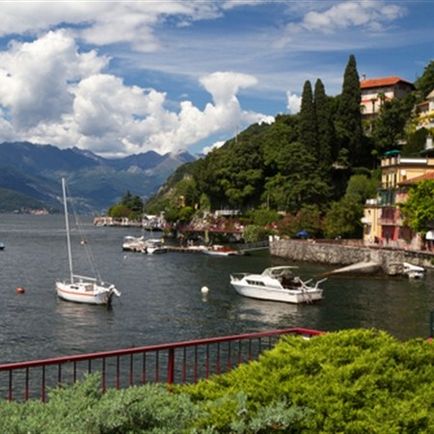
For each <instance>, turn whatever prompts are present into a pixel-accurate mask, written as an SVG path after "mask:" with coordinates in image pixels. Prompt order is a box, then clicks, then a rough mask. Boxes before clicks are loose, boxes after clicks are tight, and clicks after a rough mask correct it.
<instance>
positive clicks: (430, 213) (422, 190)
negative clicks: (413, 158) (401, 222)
mask: <svg viewBox="0 0 434 434" xmlns="http://www.w3.org/2000/svg"><path fill="white" fill-rule="evenodd" d="M400 209H401V211H402V214H403V215H404V219H405V222H406V224H407V225H408V226H409V227H410V228H411V229H413V230H414V231H415V232H421V233H425V232H427V231H428V230H429V229H432V228H434V180H426V181H422V182H419V183H417V184H416V185H415V186H414V187H411V189H410V191H409V195H408V199H407V201H406V202H405V203H403V204H401V205H400Z"/></svg>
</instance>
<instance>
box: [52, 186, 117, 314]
mask: <svg viewBox="0 0 434 434" xmlns="http://www.w3.org/2000/svg"><path fill="white" fill-rule="evenodd" d="M62 192H63V206H64V210H65V226H66V244H67V249H68V262H69V280H68V279H65V280H63V281H60V280H59V281H57V282H56V292H57V295H58V297H59V298H61V299H63V300H66V301H73V302H76V303H87V304H107V305H109V304H111V300H112V297H113V295H116V296H118V297H119V296H120V295H121V293H120V292H119V291H118V290H117V289H116V287H115V285H113V284H110V283H106V282H102V281H101V279H96V278H93V277H87V276H80V275H77V274H74V273H73V269H72V251H71V239H70V235H69V218H68V205H67V200H66V186H65V179H64V178H62ZM86 248H88V247H87V246H86Z"/></svg>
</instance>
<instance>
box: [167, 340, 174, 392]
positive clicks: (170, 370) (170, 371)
mask: <svg viewBox="0 0 434 434" xmlns="http://www.w3.org/2000/svg"><path fill="white" fill-rule="evenodd" d="M174 381H175V349H174V348H169V354H168V359H167V384H173V382H174Z"/></svg>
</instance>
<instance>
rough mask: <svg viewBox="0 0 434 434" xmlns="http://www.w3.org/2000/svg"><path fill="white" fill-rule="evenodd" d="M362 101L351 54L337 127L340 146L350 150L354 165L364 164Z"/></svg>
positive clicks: (354, 63)
mask: <svg viewBox="0 0 434 434" xmlns="http://www.w3.org/2000/svg"><path fill="white" fill-rule="evenodd" d="M360 102H361V92H360V81H359V74H358V72H357V65H356V58H355V57H354V55H351V56H350V57H349V59H348V63H347V66H346V68H345V72H344V81H343V85H342V93H341V95H340V98H339V108H338V112H337V116H336V122H335V127H336V134H337V138H338V140H339V142H340V148H346V149H347V150H348V151H349V156H350V162H351V164H352V165H353V166H358V165H363V163H364V161H363V160H364V154H365V150H364V149H363V130H362V113H361V110H360Z"/></svg>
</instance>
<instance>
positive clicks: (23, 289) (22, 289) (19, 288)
mask: <svg viewBox="0 0 434 434" xmlns="http://www.w3.org/2000/svg"><path fill="white" fill-rule="evenodd" d="M15 291H16V292H17V294H24V293H25V292H26V290H25V288H22V287H21V286H19V287H18V288H16V289H15Z"/></svg>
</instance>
